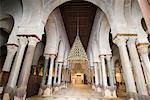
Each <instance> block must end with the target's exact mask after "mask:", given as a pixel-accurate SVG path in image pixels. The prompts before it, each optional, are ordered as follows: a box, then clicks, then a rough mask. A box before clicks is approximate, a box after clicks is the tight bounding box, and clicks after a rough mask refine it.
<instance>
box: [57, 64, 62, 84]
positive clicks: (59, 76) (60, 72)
mask: <svg viewBox="0 0 150 100" xmlns="http://www.w3.org/2000/svg"><path fill="white" fill-rule="evenodd" d="M62 64H63V63H61V62H60V63H59V72H58V85H60V84H61V74H62Z"/></svg>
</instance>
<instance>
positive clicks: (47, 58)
mask: <svg viewBox="0 0 150 100" xmlns="http://www.w3.org/2000/svg"><path fill="white" fill-rule="evenodd" d="M44 56H45V61H44V70H43V77H42V81H41V85H40V88H39V93H38V95H39V96H40V95H42V94H43V91H44V89H45V86H46V85H45V83H46V74H47V69H48V63H49V55H44Z"/></svg>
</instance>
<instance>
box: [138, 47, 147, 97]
mask: <svg viewBox="0 0 150 100" xmlns="http://www.w3.org/2000/svg"><path fill="white" fill-rule="evenodd" d="M137 48H138V51H139V54H140V59H141V61H142V64H143V69H144V74H145V77H146V83H147V87H148V92H149V94H150V60H149V57H148V45H147V44H141V45H139V46H138V47H137Z"/></svg>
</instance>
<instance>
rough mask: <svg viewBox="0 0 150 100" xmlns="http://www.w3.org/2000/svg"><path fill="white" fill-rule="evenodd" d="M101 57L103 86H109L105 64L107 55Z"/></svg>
mask: <svg viewBox="0 0 150 100" xmlns="http://www.w3.org/2000/svg"><path fill="white" fill-rule="evenodd" d="M100 59H101V63H102V77H103V86H104V87H106V86H108V83H107V74H106V66H105V56H104V55H101V56H100Z"/></svg>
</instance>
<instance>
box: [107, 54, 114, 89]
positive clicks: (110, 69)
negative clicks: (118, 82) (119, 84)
mask: <svg viewBox="0 0 150 100" xmlns="http://www.w3.org/2000/svg"><path fill="white" fill-rule="evenodd" d="M106 61H107V68H108V74H109V83H110V86H113V87H114V76H113V69H112V66H111V55H106Z"/></svg>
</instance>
